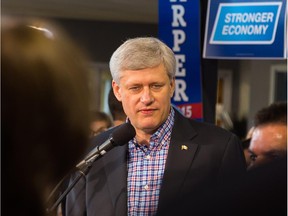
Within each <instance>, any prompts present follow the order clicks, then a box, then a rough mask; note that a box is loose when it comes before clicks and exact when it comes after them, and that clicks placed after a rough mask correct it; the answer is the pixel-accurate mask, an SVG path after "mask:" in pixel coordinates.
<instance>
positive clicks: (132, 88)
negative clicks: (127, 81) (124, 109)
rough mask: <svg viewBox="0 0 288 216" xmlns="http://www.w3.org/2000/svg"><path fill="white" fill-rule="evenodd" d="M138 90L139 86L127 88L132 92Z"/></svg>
mask: <svg viewBox="0 0 288 216" xmlns="http://www.w3.org/2000/svg"><path fill="white" fill-rule="evenodd" d="M139 89H140V87H139V86H132V87H130V88H129V90H132V91H137V90H139Z"/></svg>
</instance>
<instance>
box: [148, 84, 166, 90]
mask: <svg viewBox="0 0 288 216" xmlns="http://www.w3.org/2000/svg"><path fill="white" fill-rule="evenodd" d="M162 86H163V85H160V84H154V85H152V86H151V88H152V89H160V88H161V87H162Z"/></svg>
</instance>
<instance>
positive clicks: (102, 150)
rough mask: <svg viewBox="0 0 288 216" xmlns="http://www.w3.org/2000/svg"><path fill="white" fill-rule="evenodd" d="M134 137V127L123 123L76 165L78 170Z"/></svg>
mask: <svg viewBox="0 0 288 216" xmlns="http://www.w3.org/2000/svg"><path fill="white" fill-rule="evenodd" d="M135 135H136V131H135V129H134V127H133V126H132V125H131V124H130V123H124V124H122V125H120V126H119V127H118V128H116V129H115V131H113V133H111V134H110V136H109V138H108V140H106V141H105V142H104V143H102V144H101V145H100V146H96V147H95V148H93V149H92V150H91V151H90V152H89V153H88V155H87V156H86V157H85V158H84V159H83V160H82V161H81V162H80V163H78V164H77V165H76V167H77V168H78V169H80V170H82V169H83V168H86V167H87V166H90V165H91V164H92V163H93V162H94V161H95V160H96V159H97V158H98V157H99V156H102V155H104V154H106V153H107V152H108V151H110V150H111V149H112V148H114V147H116V146H122V145H124V144H125V143H127V142H128V141H129V140H131V139H132V138H133V137H134V136H135Z"/></svg>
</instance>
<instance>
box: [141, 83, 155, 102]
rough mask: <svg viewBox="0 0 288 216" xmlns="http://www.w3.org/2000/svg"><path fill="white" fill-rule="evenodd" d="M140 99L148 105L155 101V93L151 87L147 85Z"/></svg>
mask: <svg viewBox="0 0 288 216" xmlns="http://www.w3.org/2000/svg"><path fill="white" fill-rule="evenodd" d="M140 101H141V102H142V103H144V104H146V105H147V104H151V103H153V101H154V97H153V94H152V92H151V90H150V88H148V87H147V88H144V89H143V92H142V95H141V98H140Z"/></svg>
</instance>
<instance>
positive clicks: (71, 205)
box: [66, 37, 246, 216]
mask: <svg viewBox="0 0 288 216" xmlns="http://www.w3.org/2000/svg"><path fill="white" fill-rule="evenodd" d="M110 70H111V73H112V77H113V80H112V87H113V91H114V94H115V96H116V98H117V99H118V100H119V101H121V102H122V105H123V109H124V111H125V113H126V115H127V117H128V119H127V121H129V122H130V123H131V124H132V125H133V126H134V128H135V130H136V136H135V137H134V138H133V139H131V140H130V141H129V142H128V143H127V145H123V146H118V147H117V148H114V149H112V150H111V151H110V152H109V153H107V154H106V155H105V156H104V157H102V158H100V159H99V160H97V161H96V162H95V163H94V164H93V166H92V168H91V170H90V172H89V173H88V175H87V176H86V178H85V179H81V181H79V182H78V184H76V186H75V187H74V189H73V190H72V191H71V192H70V193H69V194H68V197H67V202H66V204H67V205H66V206H67V209H66V215H67V216H68V215H69V216H71V215H75V216H76V215H77V216H81V215H88V216H94V215H102V216H107V215H123V216H124V215H125V216H126V215H177V213H178V215H185V214H186V215H200V214H202V213H201V212H200V210H201V209H203V208H204V210H205V209H207V206H209V201H210V198H209V195H212V194H213V192H214V190H216V188H218V187H220V186H221V185H222V184H225V182H230V181H233V178H238V177H239V176H241V175H243V174H244V173H245V171H246V167H245V159H244V155H243V150H242V148H241V142H240V140H239V139H238V138H237V137H236V136H235V135H234V134H232V133H230V132H228V131H226V130H224V129H222V128H219V127H216V126H215V125H212V124H206V123H201V122H197V121H194V120H192V119H188V118H186V117H184V116H183V115H182V114H181V113H179V112H178V111H177V110H176V109H174V108H173V107H172V106H171V102H170V99H171V97H172V96H173V93H174V90H175V73H176V71H175V70H176V60H175V56H174V54H173V52H172V50H171V49H170V48H169V47H168V46H167V45H165V44H164V43H163V42H161V41H160V40H158V39H156V38H153V37H147V38H146V37H144V38H135V39H129V40H127V41H126V42H124V43H123V44H122V45H121V46H120V47H119V48H118V49H117V50H116V51H115V52H114V53H113V55H112V57H111V59H110ZM115 128H117V127H115ZM115 128H112V129H110V130H108V131H106V132H103V133H102V134H101V135H99V136H96V137H95V139H94V140H93V141H92V142H93V145H94V146H97V145H100V144H101V143H102V142H103V140H107V139H108V137H109V135H110V134H111V133H112V132H113V130H115ZM207 197H208V199H207ZM208 200H209V201H208ZM181 201H183V202H181ZM202 215H203V214H202Z"/></svg>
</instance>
